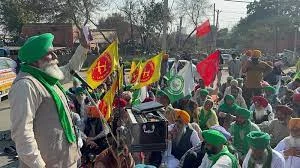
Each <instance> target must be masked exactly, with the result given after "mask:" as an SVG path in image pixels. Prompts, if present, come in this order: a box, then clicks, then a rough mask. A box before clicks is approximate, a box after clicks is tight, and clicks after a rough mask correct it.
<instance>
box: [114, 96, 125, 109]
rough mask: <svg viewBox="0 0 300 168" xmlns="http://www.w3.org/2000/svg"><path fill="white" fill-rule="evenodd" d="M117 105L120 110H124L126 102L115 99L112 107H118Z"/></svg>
mask: <svg viewBox="0 0 300 168" xmlns="http://www.w3.org/2000/svg"><path fill="white" fill-rule="evenodd" d="M119 105H120V107H121V108H124V107H126V105H127V101H126V100H124V99H122V98H116V99H115V100H114V102H113V106H114V107H118V106H119Z"/></svg>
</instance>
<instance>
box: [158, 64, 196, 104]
mask: <svg viewBox="0 0 300 168" xmlns="http://www.w3.org/2000/svg"><path fill="white" fill-rule="evenodd" d="M192 65H193V64H192V63H191V62H188V63H186V65H185V66H184V67H183V68H182V69H181V70H180V71H179V72H178V73H177V74H175V75H174V76H173V77H171V78H170V80H168V85H167V87H166V89H164V91H165V92H166V93H167V94H168V96H169V99H170V101H171V103H173V102H175V101H177V100H180V99H182V98H184V97H186V96H191V93H192V91H193V89H194V77H193V72H192Z"/></svg>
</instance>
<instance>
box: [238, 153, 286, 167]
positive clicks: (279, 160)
mask: <svg viewBox="0 0 300 168" xmlns="http://www.w3.org/2000/svg"><path fill="white" fill-rule="evenodd" d="M251 153H252V150H251V149H249V151H248V153H247V155H246V157H245V160H244V162H243V166H242V168H248V162H249V159H250V157H251ZM260 166H261V165H255V168H260ZM271 168H285V161H284V158H283V156H282V154H281V153H279V152H277V151H275V150H273V149H272V162H271Z"/></svg>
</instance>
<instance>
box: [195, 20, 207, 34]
mask: <svg viewBox="0 0 300 168" xmlns="http://www.w3.org/2000/svg"><path fill="white" fill-rule="evenodd" d="M196 30H197V32H196V36H197V37H202V36H204V35H206V34H207V33H209V32H210V31H211V27H210V23H209V20H207V21H205V22H204V23H202V24H201V25H200V26H199V27H197V29H196Z"/></svg>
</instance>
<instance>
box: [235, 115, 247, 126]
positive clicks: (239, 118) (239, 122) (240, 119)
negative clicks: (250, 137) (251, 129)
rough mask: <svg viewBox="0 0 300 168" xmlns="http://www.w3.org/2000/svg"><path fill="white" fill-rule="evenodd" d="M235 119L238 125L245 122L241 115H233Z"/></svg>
mask: <svg viewBox="0 0 300 168" xmlns="http://www.w3.org/2000/svg"><path fill="white" fill-rule="evenodd" d="M235 121H236V123H237V124H238V125H242V124H244V123H245V122H246V119H244V118H243V117H241V116H236V117H235Z"/></svg>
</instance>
